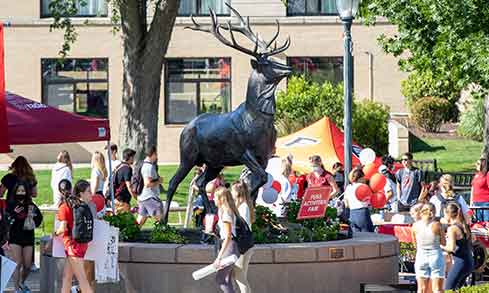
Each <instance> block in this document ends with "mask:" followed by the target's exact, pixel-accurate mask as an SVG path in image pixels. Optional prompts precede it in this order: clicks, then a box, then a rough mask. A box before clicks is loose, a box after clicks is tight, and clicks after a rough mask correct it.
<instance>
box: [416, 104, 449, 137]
mask: <svg viewBox="0 0 489 293" xmlns="http://www.w3.org/2000/svg"><path fill="white" fill-rule="evenodd" d="M448 111H450V103H449V102H448V101H447V100H446V99H443V98H436V97H424V98H422V99H419V100H417V101H416V102H415V103H414V104H413V105H412V107H411V112H412V115H413V116H412V117H413V120H414V123H416V125H418V126H419V127H421V128H422V129H424V130H425V131H427V132H438V131H440V127H441V125H442V123H443V122H444V121H445V120H446V117H447V113H448Z"/></svg>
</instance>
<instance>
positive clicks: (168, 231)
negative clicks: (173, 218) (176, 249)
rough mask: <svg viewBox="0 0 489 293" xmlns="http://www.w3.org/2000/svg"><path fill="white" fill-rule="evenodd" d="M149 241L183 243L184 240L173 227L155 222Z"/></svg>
mask: <svg viewBox="0 0 489 293" xmlns="http://www.w3.org/2000/svg"><path fill="white" fill-rule="evenodd" d="M150 241H151V242H154V243H177V244H183V243H185V242H186V241H185V238H184V237H183V236H182V235H180V233H178V231H177V229H175V228H174V227H172V226H170V225H168V224H163V223H162V222H156V223H155V226H154V228H153V230H152V231H151V236H150Z"/></svg>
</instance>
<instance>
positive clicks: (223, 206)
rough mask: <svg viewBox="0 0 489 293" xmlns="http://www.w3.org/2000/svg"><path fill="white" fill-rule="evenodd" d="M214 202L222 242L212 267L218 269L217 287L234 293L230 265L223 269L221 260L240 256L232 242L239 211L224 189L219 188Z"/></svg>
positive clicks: (236, 246) (227, 191) (229, 193)
mask: <svg viewBox="0 0 489 293" xmlns="http://www.w3.org/2000/svg"><path fill="white" fill-rule="evenodd" d="M215 201H216V205H217V208H218V215H219V221H218V226H219V236H220V239H221V241H222V243H221V249H220V250H219V253H218V254H217V257H216V260H215V261H214V266H215V267H216V268H217V269H218V271H217V275H216V281H217V285H218V286H219V289H221V291H222V292H224V293H234V292H235V291H234V288H233V269H234V266H232V265H230V266H227V267H223V266H222V264H221V260H222V259H223V258H225V257H228V256H231V255H236V256H237V257H239V256H240V254H239V250H238V245H237V243H236V242H235V241H234V240H233V235H236V215H239V211H238V209H237V208H236V205H235V203H234V200H233V196H232V195H231V192H229V190H228V189H227V188H225V187H219V188H218V189H217V190H216V192H215Z"/></svg>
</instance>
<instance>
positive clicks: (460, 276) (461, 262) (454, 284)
mask: <svg viewBox="0 0 489 293" xmlns="http://www.w3.org/2000/svg"><path fill="white" fill-rule="evenodd" d="M473 268H474V260H473V258H472V256H467V257H466V258H465V259H464V258H460V257H456V256H453V266H452V268H451V269H450V271H449V272H448V276H447V279H446V280H445V290H455V289H459V288H461V287H463V286H464V281H465V279H466V278H467V277H468V276H469V275H470V274H471V273H472V269H473Z"/></svg>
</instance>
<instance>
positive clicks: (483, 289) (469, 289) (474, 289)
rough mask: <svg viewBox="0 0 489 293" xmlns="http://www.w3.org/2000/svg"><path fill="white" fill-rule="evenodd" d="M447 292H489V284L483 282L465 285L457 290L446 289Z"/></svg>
mask: <svg viewBox="0 0 489 293" xmlns="http://www.w3.org/2000/svg"><path fill="white" fill-rule="evenodd" d="M446 292H447V293H455V292H457V293H486V292H489V284H482V285H476V286H470V287H463V288H460V289H458V290H457V291H452V290H450V291H446Z"/></svg>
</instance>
